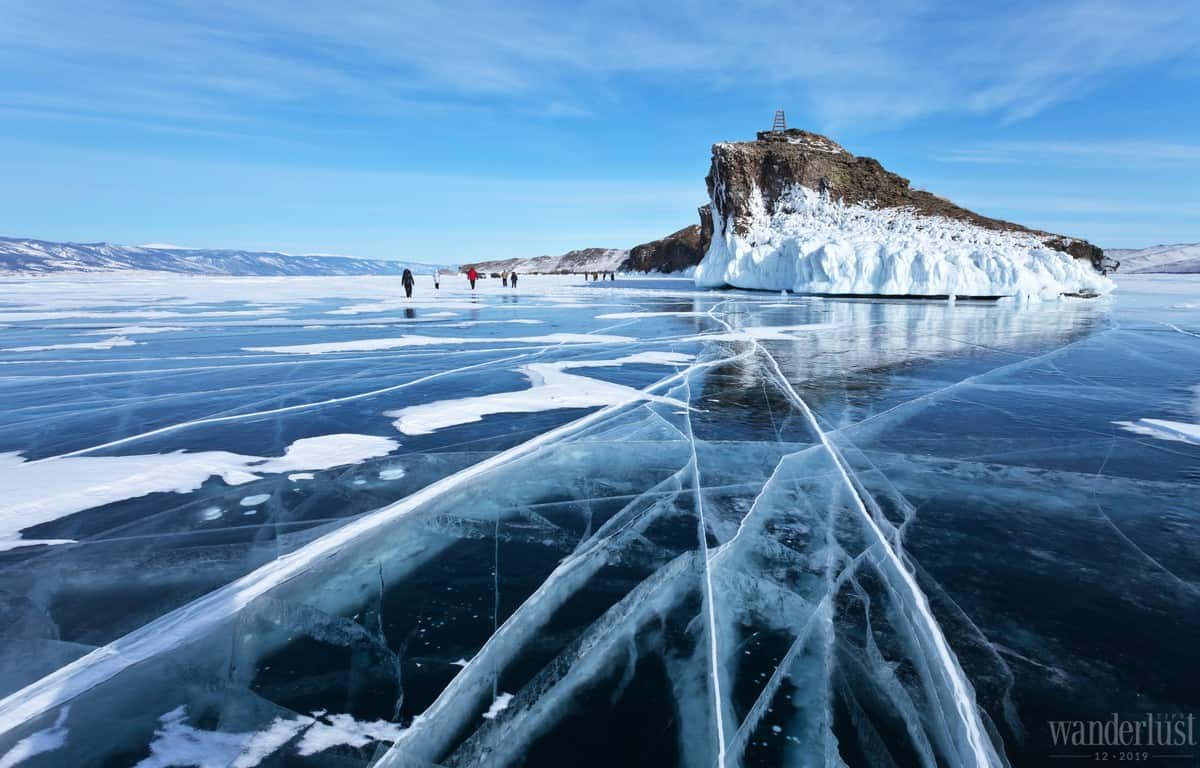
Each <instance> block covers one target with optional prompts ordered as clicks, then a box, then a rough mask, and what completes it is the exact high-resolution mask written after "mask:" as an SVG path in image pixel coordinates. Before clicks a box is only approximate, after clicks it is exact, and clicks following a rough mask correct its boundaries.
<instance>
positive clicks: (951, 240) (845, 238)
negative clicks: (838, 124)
mask: <svg viewBox="0 0 1200 768" xmlns="http://www.w3.org/2000/svg"><path fill="white" fill-rule="evenodd" d="M757 199H758V201H759V202H758V208H757V210H755V212H754V215H753V220H752V222H751V223H750V231H749V232H748V233H747V234H745V235H739V234H737V233H736V232H734V230H733V228H732V223H731V222H728V221H722V220H720V217H717V220H715V221H714V225H715V232H714V233H713V239H712V244H711V245H710V246H709V249H708V253H706V254H705V256H704V259H703V261H701V262H700V264H699V265H698V266H697V267H696V285H698V286H701V287H720V286H723V285H731V286H734V287H737V288H757V289H763V290H775V291H779V290H789V291H795V292H797V293H818V294H822V293H829V294H867V295H881V294H883V295H900V296H906V295H909V296H911V295H927V296H937V295H940V296H955V295H958V296H1020V297H1025V298H1040V299H1054V298H1057V297H1058V296H1059V295H1060V294H1063V293H1084V292H1090V293H1098V294H1104V293H1108V292H1109V291H1111V290H1112V287H1113V286H1112V281H1110V280H1109V279H1108V278H1106V277H1103V276H1101V275H1100V274H1099V273H1098V272H1096V271H1095V270H1094V269H1092V267H1091V265H1090V264H1089V263H1088V262H1086V261H1084V260H1078V259H1075V258H1072V257H1071V256H1069V255H1067V254H1066V253H1063V252H1061V251H1055V250H1053V249H1051V248H1050V247H1048V246H1047V245H1045V244H1044V243H1043V242H1042V241H1041V240H1040V239H1038V238H1037V237H1036V236H1035V235H1032V234H1027V233H1017V232H997V231H993V230H988V229H984V228H982V227H979V226H976V225H974V224H969V223H966V222H960V221H953V220H950V219H944V218H940V217H929V216H923V215H918V214H916V213H914V212H913V211H911V210H909V209H904V208H885V209H875V208H872V207H868V206H864V205H846V204H844V203H842V202H841V201H837V200H829V199H828V197H826V196H823V195H821V194H819V193H817V192H816V191H814V190H811V189H808V188H806V187H802V186H797V187H795V188H794V189H793V190H791V192H790V193H789V194H788V195H785V196H784V197H783V198H782V199H781V200H780V201H779V202H778V203H777V205H776V209H775V210H771V211H768V210H766V209H765V207H764V205H763V203H762V201H761V195H760V196H758V198H757Z"/></svg>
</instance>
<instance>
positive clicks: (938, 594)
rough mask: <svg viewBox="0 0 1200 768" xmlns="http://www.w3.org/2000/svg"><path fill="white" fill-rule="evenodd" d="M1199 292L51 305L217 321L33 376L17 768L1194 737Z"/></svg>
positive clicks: (218, 282)
mask: <svg viewBox="0 0 1200 768" xmlns="http://www.w3.org/2000/svg"><path fill="white" fill-rule="evenodd" d="M1179 280H1183V281H1184V282H1183V283H1180V282H1178V281H1179ZM1187 280H1188V278H1173V281H1172V282H1169V283H1164V282H1163V281H1162V280H1161V279H1158V278H1142V277H1137V278H1132V279H1130V278H1121V279H1120V288H1121V290H1120V291H1118V292H1116V293H1115V294H1113V295H1112V296H1111V297H1108V298H1104V299H1100V300H1096V301H1074V302H1040V303H1032V304H1026V303H1019V302H1013V303H1000V304H977V303H976V304H973V303H970V302H954V303H948V302H944V301H941V302H901V301H896V302H885V301H846V300H832V299H821V298H814V297H797V296H789V297H788V298H786V299H781V298H780V297H779V295H778V294H754V293H745V292H738V291H727V292H721V293H712V292H705V291H696V290H693V289H692V288H690V287H689V286H687V285H686V284H685V283H682V282H680V281H665V280H663V281H657V280H641V281H638V280H628V279H623V280H619V281H617V282H616V283H613V284H604V285H599V284H597V285H591V284H587V285H583V284H578V283H575V282H573V281H572V280H571V279H567V278H550V277H547V278H540V277H535V276H529V277H527V278H526V279H525V280H523V281H522V283H521V288H520V290H519V291H516V292H514V291H512V290H511V289H508V290H505V289H503V288H502V287H501V286H499V285H496V286H493V285H491V283H493V282H498V281H484V283H482V284H481V285H480V288H479V289H478V290H477V291H476V292H475V293H474V294H473V295H472V294H471V292H470V291H469V290H468V289H467V288H466V287H465V286H462V285H455V284H454V281H453V280H452V279H449V278H447V279H446V280H445V281H444V283H443V288H442V292H441V293H440V294H439V295H437V296H429V295H422V296H420V297H419V298H418V299H416V300H414V301H412V302H406V301H405V300H403V299H402V298H398V292H397V290H396V285H395V283H394V282H390V281H387V280H384V281H380V282H375V281H369V280H361V279H348V278H330V279H326V280H313V279H294V280H262V279H249V280H246V281H240V282H239V281H236V280H235V281H230V280H227V279H207V278H204V279H196V280H195V281H191V280H189V281H187V282H188V285H186V286H180V285H179V284H178V281H164V282H160V283H157V284H156V283H155V282H154V281H152V280H148V279H137V280H134V281H132V282H131V283H130V284H125V283H122V284H121V285H116V284H114V285H112V286H107V287H105V286H101V287H100V288H97V286H96V285H94V281H88V283H87V284H81V285H75V284H73V283H71V281H70V280H67V279H60V278H55V279H54V281H53V283H50V284H46V285H45V286H43V285H42V282H41V281H30V282H29V283H21V285H20V291H10V292H9V295H20V296H22V299H21V303H19V304H10V306H9V307H7V308H6V309H5V312H6V314H9V315H20V316H21V317H22V318H29V317H35V316H37V315H39V314H53V313H71V312H77V313H85V314H92V315H99V316H100V317H98V318H96V319H97V320H100V321H103V316H104V315H105V313H110V312H111V313H114V314H116V313H139V312H170V313H173V314H175V315H179V316H182V317H172V319H171V320H170V322H171V327H172V328H173V329H175V330H171V331H169V332H167V331H164V332H161V333H153V334H146V335H145V336H144V337H138V336H135V335H134V334H132V333H131V334H130V335H131V336H132V337H135V338H137V339H138V341H139V342H140V343H139V344H138V346H136V347H133V348H112V349H83V348H76V349H54V350H47V351H45V352H37V353H25V352H22V353H3V354H0V373H2V374H3V375H0V389H2V390H3V393H4V395H5V397H6V403H8V404H9V407H8V408H7V409H6V410H5V411H4V412H3V413H0V423H2V424H3V426H4V427H5V429H3V430H0V441H2V442H0V450H2V451H4V452H5V453H3V454H2V455H3V459H2V460H0V489H2V492H0V495H2V496H3V498H4V503H3V506H0V520H2V521H4V523H3V525H4V526H5V527H4V529H3V531H4V533H3V536H0V540H3V541H6V542H8V543H9V544H10V545H11V548H8V549H6V550H5V551H3V552H0V756H3V757H0V761H9V762H12V761H15V760H18V759H20V760H21V761H22V762H21V763H20V764H21V765H22V766H26V765H27V766H57V765H93V764H105V763H106V762H107V763H109V764H117V765H138V764H141V765H146V766H167V765H209V764H212V765H223V766H227V765H236V766H256V765H263V766H266V765H338V766H355V765H358V766H367V765H378V766H410V765H422V766H424V765H478V764H484V765H497V766H499V765H518V764H520V765H526V766H540V765H546V766H557V765H562V764H563V763H564V761H570V762H572V764H578V765H583V766H611V765H655V766H658V765H681V766H703V767H704V768H711V767H712V766H721V768H725V767H726V766H728V767H729V768H733V766H840V765H851V766H886V765H955V766H959V765H972V766H999V765H1006V764H1008V765H1026V764H1039V763H1040V762H1044V761H1045V760H1046V759H1047V758H1046V755H1047V754H1049V750H1050V745H1048V744H1047V736H1046V734H1045V733H1044V731H1045V728H1044V723H1045V721H1046V720H1047V719H1064V718H1065V719H1075V718H1080V719H1090V718H1092V717H1093V716H1099V717H1103V716H1104V713H1107V712H1113V711H1123V710H1124V709H1125V708H1127V707H1128V706H1129V703H1130V702H1131V701H1136V702H1137V703H1138V704H1137V706H1139V707H1145V708H1147V709H1148V710H1153V711H1189V710H1190V709H1194V708H1195V707H1196V706H1200V702H1198V701H1197V700H1196V697H1195V691H1194V690H1193V688H1194V687H1190V684H1189V682H1188V679H1189V678H1188V675H1187V670H1189V669H1190V666H1189V665H1190V664H1191V663H1192V661H1191V659H1190V657H1189V653H1190V648H1191V645H1192V643H1191V640H1192V638H1194V637H1195V636H1196V635H1197V634H1200V623H1198V622H1200V618H1198V617H1200V610H1197V608H1200V604H1198V603H1200V564H1197V561H1196V558H1195V556H1194V553H1195V552H1196V551H1200V509H1198V508H1197V506H1196V499H1197V498H1200V494H1197V490H1198V489H1197V482H1198V480H1197V476H1196V473H1195V467H1196V466H1198V464H1197V462H1198V461H1200V453H1197V451H1200V446H1197V445H1196V444H1195V442H1192V441H1190V440H1191V438H1194V436H1195V432H1193V431H1191V430H1192V429H1193V428H1194V427H1195V424H1196V423H1197V419H1198V417H1200V413H1198V412H1197V410H1198V408H1200V403H1198V399H1197V389H1196V388H1197V386H1198V385H1200V375H1198V374H1197V371H1200V347H1198V346H1197V344H1198V341H1197V337H1196V335H1195V334H1197V333H1200V310H1198V309H1197V307H1200V281H1197V280H1196V279H1194V278H1192V279H1191V282H1190V283H1188V282H1186V281H1187ZM69 301H75V302H77V306H74V307H72V306H70V305H69V304H68V303H67V302H69ZM599 307H603V309H599ZM263 309H270V310H277V311H274V312H273V313H272V314H271V315H269V316H268V317H270V318H272V319H271V322H269V323H262V322H258V321H259V320H263V319H265V318H263V317H259V318H256V319H254V320H253V321H247V320H240V321H239V320H236V319H234V320H227V319H224V318H226V317H230V316H232V317H233V318H236V317H237V316H238V315H237V314H236V313H247V312H258V311H260V310H263ZM345 309H353V310H354V311H352V312H343V310H345ZM409 310H411V313H410V312H409ZM331 312H339V313H341V314H342V315H345V316H346V318H345V319H343V320H339V321H337V322H330V321H329V318H330V313H331ZM209 313H234V314H232V315H229V314H226V315H224V316H222V317H216V316H214V315H211V314H209ZM389 313H395V314H394V315H392V314H389ZM446 313H455V314H454V316H453V317H452V318H450V319H448V315H447V314H446ZM359 315H367V316H368V317H365V318H363V319H362V321H361V322H360V321H359V320H357V319H355V318H357V317H358V316H359ZM511 321H532V322H517V323H512V322H511ZM7 322H11V323H13V324H12V325H11V326H9V327H7V328H4V329H0V335H3V336H4V339H3V340H0V346H2V347H4V348H14V347H18V348H19V347H28V346H44V347H48V346H51V345H57V344H67V343H74V342H76V341H78V340H79V337H80V335H81V334H83V333H88V334H90V333H91V331H92V330H99V329H98V328H95V329H93V328H88V329H87V330H86V331H84V330H81V328H80V327H79V326H78V325H76V322H77V320H76V319H75V318H58V319H51V320H27V319H16V320H10V321H7ZM58 322H63V325H62V326H56V325H55V323H58ZM413 322H420V323H421V324H422V325H421V330H422V333H421V335H420V337H421V338H426V339H430V340H431V341H429V342H428V343H424V342H423V343H422V344H421V345H420V346H399V347H396V346H390V344H391V342H392V341H393V340H395V339H396V338H398V337H399V336H398V334H404V333H405V330H404V327H405V326H406V325H408V324H410V323H413ZM534 322H536V323H537V324H539V325H542V326H545V327H546V329H547V330H550V331H553V334H546V335H541V336H537V337H520V336H514V335H513V333H512V330H513V327H514V326H517V325H524V324H527V325H533V324H534ZM231 323H232V324H231ZM462 323H470V324H471V325H469V326H465V327H469V328H470V329H471V331H470V333H464V331H462V330H461V329H459V328H456V327H455V326H456V325H460V324H462ZM115 326H116V323H115V322H108V323H107V325H106V326H105V327H115ZM217 328H219V329H220V330H219V331H216V330H214V329H217ZM125 330H130V329H128V328H127V329H125ZM91 338H93V339H95V338H100V339H105V338H109V336H106V335H104V334H97V335H95V336H92V337H91ZM518 338H519V339H530V338H537V339H539V340H538V341H535V342H531V343H527V342H524V341H522V342H518V341H516V339H518ZM563 338H568V339H572V340H575V339H579V340H581V341H582V342H583V343H576V342H575V341H570V342H567V343H562V341H561V340H562V339H563ZM463 339H470V342H471V343H463V342H462V340H463ZM549 339H558V340H557V341H551V340H549ZM379 340H383V342H386V343H383V344H376V343H375V342H377V341H379ZM347 344H351V345H363V346H362V347H361V348H356V349H350V350H345V351H342V352H341V353H339V354H308V353H304V354H291V353H281V352H279V351H275V350H278V349H294V348H296V347H305V346H310V345H328V347H327V348H328V349H332V348H341V347H342V346H343V345H347ZM250 350H272V351H265V352H263V351H250ZM397 426H400V428H401V431H402V432H405V433H406V434H407V436H406V437H404V438H403V440H402V441H401V440H397V439H396V438H397V437H398V435H397V434H396V427H397ZM246 505H250V506H246ZM247 513H252V514H247ZM64 540H70V541H71V542H72V543H71V544H70V545H69V546H47V545H46V544H42V545H39V546H30V545H31V544H33V543H34V542H54V541H64ZM18 545H19V546H18ZM97 606H103V610H98V609H97Z"/></svg>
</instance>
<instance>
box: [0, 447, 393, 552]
mask: <svg viewBox="0 0 1200 768" xmlns="http://www.w3.org/2000/svg"><path fill="white" fill-rule="evenodd" d="M398 445H399V443H397V442H396V441H395V440H393V439H391V438H388V437H379V436H377V435H355V434H333V435H321V436H318V437H305V438H301V439H299V440H297V441H295V442H294V443H292V444H291V445H289V446H288V447H287V448H286V449H285V451H284V454H283V456H277V457H263V456H245V455H242V454H237V453H230V452H227V451H201V452H196V453H188V452H185V451H176V452H175V453H158V454H147V455H134V456H66V457H61V458H52V459H45V460H41V461H25V459H23V458H21V456H20V454H19V453H11V452H10V453H0V498H3V499H4V509H3V510H0V551H4V550H7V549H12V548H14V547H19V546H24V545H27V544H29V543H32V542H29V541H26V540H23V539H22V538H21V535H20V531H21V530H22V529H24V528H30V527H32V526H35V525H40V524H41V523H47V522H50V521H51V520H57V519H59V518H61V517H66V516H67V515H72V514H75V513H76V512H82V511H83V510H85V509H91V508H92V507H99V506H102V505H104V504H111V503H113V502H116V501H123V500H125V499H133V498H137V497H140V496H145V495H147V494H151V493H190V492H191V491H194V490H196V489H198V488H199V487H200V486H201V485H203V484H204V483H205V481H207V480H208V479H209V478H210V477H220V478H221V479H222V480H224V481H225V482H226V483H227V484H229V485H242V484H244V483H248V482H251V481H252V480H258V479H260V478H261V476H263V475H267V474H278V473H284V472H292V471H304V470H321V469H330V468H332V467H338V466H343V465H346V464H357V463H359V462H362V461H366V460H367V459H373V458H377V457H379V456H386V455H387V454H389V453H391V452H392V451H393V450H395V449H396V448H397V446H398ZM268 498H269V497H268Z"/></svg>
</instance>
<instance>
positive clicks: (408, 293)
mask: <svg viewBox="0 0 1200 768" xmlns="http://www.w3.org/2000/svg"><path fill="white" fill-rule="evenodd" d="M500 279H501V280H502V281H503V282H504V287H505V288H508V287H509V286H510V285H511V286H512V287H513V288H516V287H517V273H516V272H504V273H502V274H501V275H500ZM477 280H479V272H477V271H476V270H475V267H471V268H469V269H468V270H467V282H468V283H470V284H471V290H472V291H473V290H475V282H476V281H477ZM416 283H417V279H416V278H415V277H413V273H412V270H411V269H405V270H404V273H403V274H402V275H400V284H401V285H403V286H404V296H405V298H409V299H411V298H412V292H413V286H415V285H416ZM433 287H434V290H438V289H440V288H441V287H442V282H441V275H440V273H439V272H438V270H436V269H435V270H434V271H433Z"/></svg>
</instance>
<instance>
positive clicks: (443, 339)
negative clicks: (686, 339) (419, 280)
mask: <svg viewBox="0 0 1200 768" xmlns="http://www.w3.org/2000/svg"><path fill="white" fill-rule="evenodd" d="M632 341H633V339H632V338H630V337H628V336H605V335H603V334H599V333H593V334H587V333H549V334H546V335H544V336H516V337H507V338H504V337H501V338H488V337H486V336H479V337H475V338H466V337H454V336H418V335H415V334H414V335H410V336H395V337H392V338H388V339H358V340H355V341H331V342H324V343H321V344H294V345H291V346H282V347H244V348H243V351H245V352H277V353H280V354H285V355H322V354H326V353H329V352H377V351H380V350H387V349H397V348H400V347H429V346H450V345H460V344H624V343H628V342H632Z"/></svg>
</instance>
